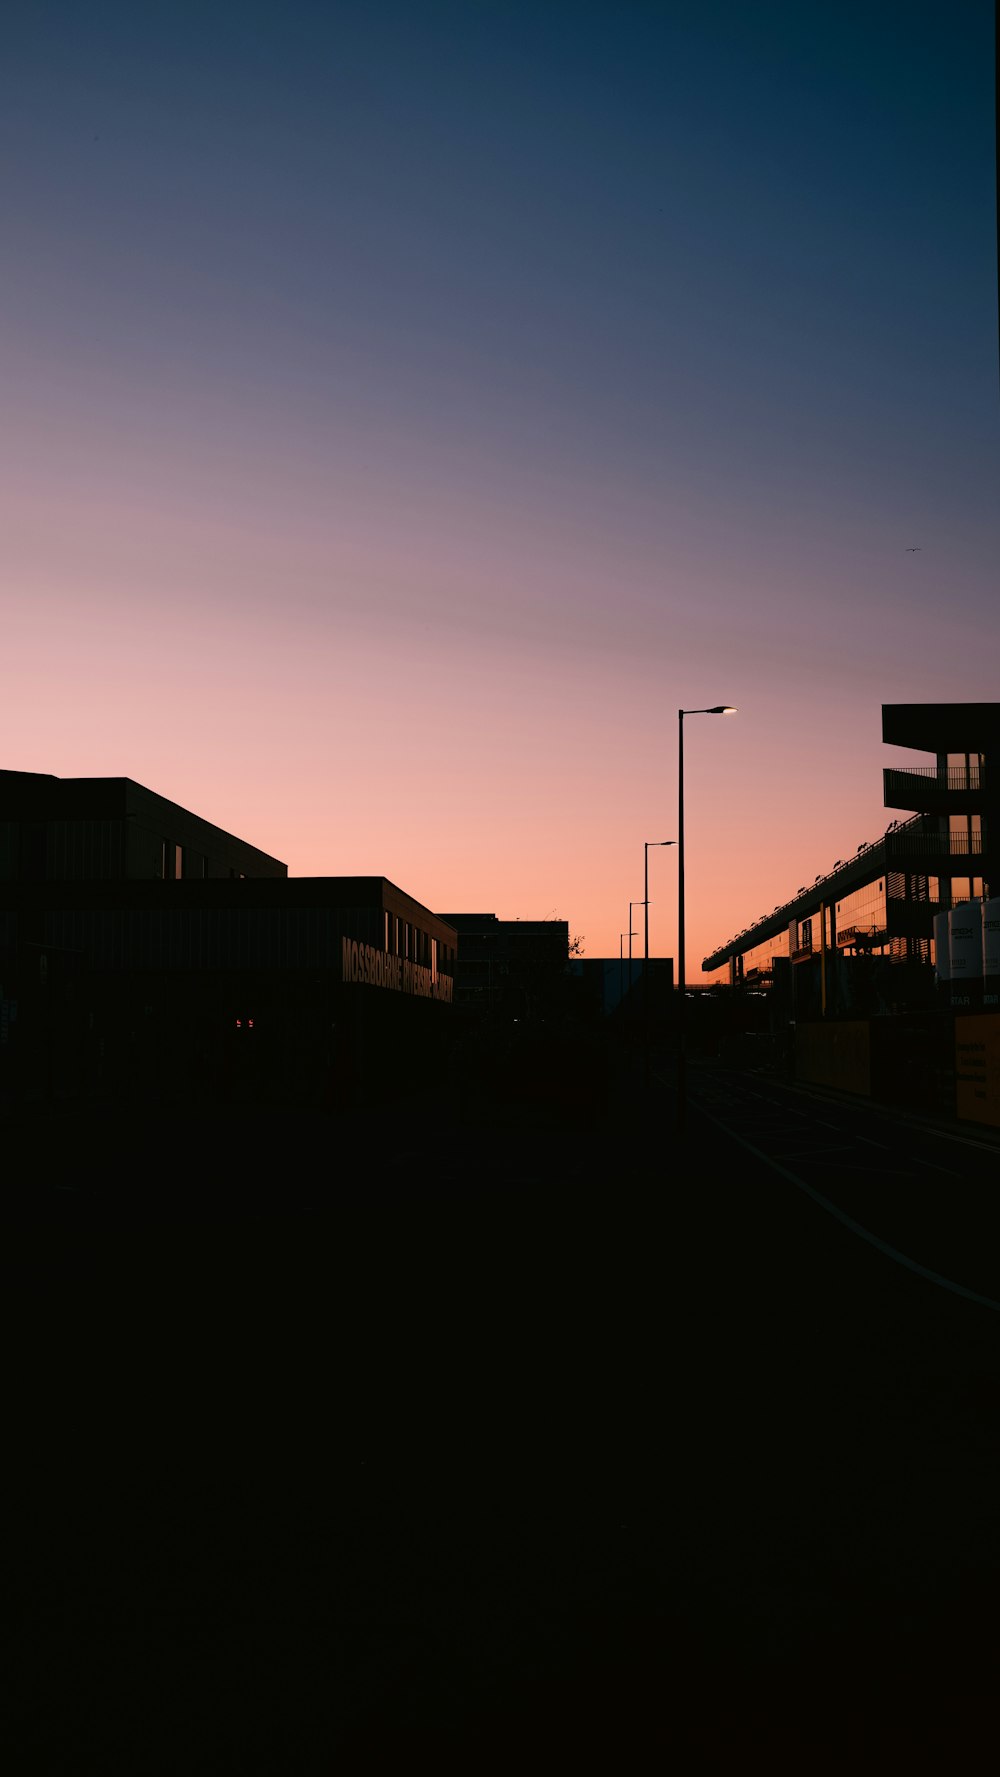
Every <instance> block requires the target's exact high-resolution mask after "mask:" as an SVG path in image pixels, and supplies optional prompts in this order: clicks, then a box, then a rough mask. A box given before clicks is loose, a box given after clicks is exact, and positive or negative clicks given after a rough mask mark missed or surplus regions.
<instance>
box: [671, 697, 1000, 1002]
mask: <svg viewBox="0 0 1000 1777" xmlns="http://www.w3.org/2000/svg"><path fill="white" fill-rule="evenodd" d="M882 738H883V740H884V741H885V742H886V743H887V744H889V745H892V746H900V747H913V748H916V749H918V750H920V751H924V752H928V753H931V754H933V755H934V760H933V763H927V764H914V765H912V766H910V765H905V766H895V765H894V766H889V767H887V768H886V769H885V770H884V772H883V785H884V800H885V806H886V807H887V808H898V809H905V810H916V811H917V812H916V813H915V814H914V815H913V816H912V818H911V819H909V820H904V821H900V820H893V821H891V822H890V824H889V826H888V827H887V828H886V830H885V832H884V833H883V834H882V835H881V836H880V837H879V838H878V839H875V840H872V841H866V842H864V843H862V844H861V845H859V847H858V849H857V851H856V852H855V853H854V855H853V856H852V857H850V858H846V859H838V860H837V861H836V863H835V864H834V865H833V867H832V869H829V870H826V871H821V872H820V873H819V875H818V876H817V877H816V879H815V881H814V882H813V883H812V884H811V885H810V886H806V885H804V884H803V885H802V886H800V887H799V888H798V889H797V890H796V892H795V894H794V895H792V896H791V897H790V898H789V899H788V900H787V901H786V902H783V903H782V904H781V905H780V906H778V907H775V908H774V910H773V911H772V912H771V913H770V914H767V915H765V916H762V917H761V918H759V919H757V920H754V921H753V922H751V924H750V925H748V926H747V927H746V928H745V929H744V930H743V931H742V932H739V933H737V935H736V936H735V937H733V938H730V939H729V940H728V941H727V942H726V943H725V944H721V945H719V947H718V948H717V949H716V950H714V951H713V952H712V954H711V955H710V956H707V957H706V958H705V959H704V962H703V964H702V967H703V968H704V969H705V970H706V971H707V972H712V971H714V970H717V969H720V968H723V967H726V966H728V970H729V980H730V983H731V984H732V985H734V986H755V987H759V988H762V989H769V988H772V987H773V986H774V984H775V980H776V971H779V970H780V968H781V966H782V965H783V966H785V967H787V966H788V965H791V966H792V978H791V995H790V1005H791V1009H792V1015H793V1016H794V1015H795V1013H796V1010H797V1012H798V1015H799V1016H802V1015H819V1014H820V1013H822V1012H828V1011H839V1012H844V1011H848V1010H850V1009H851V1008H852V1006H857V1007H858V1008H859V1009H864V1010H890V1009H892V1008H893V1007H902V1006H904V1005H913V1004H917V1003H920V1002H921V1001H924V1002H928V1001H929V1000H930V998H931V997H932V993H933V976H932V964H933V963H934V961H935V947H934V918H935V915H936V914H937V913H939V912H940V911H941V910H942V909H943V908H948V907H951V906H953V905H954V904H956V903H958V902H964V901H970V900H971V901H983V900H984V899H986V898H987V897H988V895H989V893H990V885H991V883H992V884H993V885H997V884H998V883H1000V856H998V850H1000V814H998V806H997V778H996V777H995V776H993V775H991V768H990V761H993V762H994V769H995V761H996V760H997V759H998V758H1000V704H983V703H958V704H950V703H949V704H883V706H882ZM801 965H808V968H807V969H803V968H802V967H801Z"/></svg>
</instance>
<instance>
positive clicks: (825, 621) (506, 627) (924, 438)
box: [0, 0, 1000, 979]
mask: <svg viewBox="0 0 1000 1777" xmlns="http://www.w3.org/2000/svg"><path fill="white" fill-rule="evenodd" d="M3 38H4V42H3V52H2V57H0V97H2V103H0V179H2V202H3V238H4V267H5V269H4V280H3V299H2V303H0V350H2V357H3V363H4V379H3V380H4V428H3V431H4V446H3V451H4V468H3V476H2V480H0V507H2V510H0V573H2V581H0V617H2V630H0V634H2V660H3V674H2V687H3V694H2V701H0V736H2V747H0V765H2V766H4V767H7V768H12V769H20V770H28V771H50V772H55V773H57V774H59V775H60V776H84V775H104V774H107V775H126V776H129V777H133V778H135V779H137V780H138V781H139V782H141V783H144V784H147V785H148V786H149V787H150V788H152V789H154V790H156V791H158V792H159V793H160V794H162V795H165V796H168V797H171V798H173V799H174V800H175V801H177V802H180V803H182V804H184V805H185V806H187V807H189V808H191V809H194V810H195V811H197V812H198V813H199V814H201V815H204V816H205V817H206V818H208V819H210V820H213V821H215V822H217V823H218V824H219V825H221V826H223V827H226V828H229V829H231V830H232V831H234V832H236V833H238V834H240V835H241V836H242V837H244V838H246V839H248V840H250V841H252V842H253V843H254V844H256V845H259V846H261V847H263V848H264V849H265V850H267V851H269V852H272V853H275V854H276V855H277V856H279V857H281V858H284V859H285V860H286V861H287V863H288V866H289V869H290V871H291V872H292V873H293V874H294V875H307V874H334V875H337V874H352V875H353V874H366V873H372V874H383V875H386V876H388V877H390V878H391V879H392V880H393V881H394V882H396V883H398V884H399V886H400V887H401V888H403V889H405V890H406V891H407V892H408V893H410V894H412V895H414V896H416V897H417V899H419V900H421V901H422V902H424V903H425V904H426V905H427V906H429V907H430V908H432V909H441V908H452V909H459V908H465V909H469V910H491V911H495V912H497V913H498V914H500V915H501V917H503V918H514V917H517V916H521V917H524V918H535V919H537V918H543V917H545V916H557V915H558V916H559V917H562V918H565V919H568V920H569V923H570V929H571V931H572V932H574V933H579V934H582V935H583V938H584V948H585V951H586V952H587V953H588V954H590V955H592V956H594V955H602V954H604V955H617V952H618V946H619V934H620V933H621V932H622V930H627V919H628V903H629V901H630V900H634V899H636V898H638V897H640V896H641V895H642V881H643V878H642V865H643V841H644V840H646V839H667V838H672V837H673V836H674V834H675V832H676V795H677V786H676V769H677V709H678V707H679V706H680V705H684V706H685V707H689V708H693V707H696V706H698V705H706V704H716V703H727V702H728V703H733V704H736V705H738V706H739V711H740V713H739V715H738V716H737V717H735V718H733V719H731V720H727V721H714V720H711V719H710V718H708V717H705V718H701V717H699V718H697V719H694V718H692V719H691V720H690V721H689V722H688V723H687V724H686V728H685V762H686V824H687V872H686V874H687V899H688V940H689V948H688V973H689V977H690V978H693V979H697V978H698V976H699V966H700V961H701V958H702V956H703V955H704V954H705V953H706V952H707V951H709V950H710V949H712V948H713V947H714V946H715V945H716V944H717V943H719V942H720V941H722V940H723V939H725V938H726V937H728V936H729V935H730V934H731V933H732V932H734V931H736V930H737V929H739V928H741V927H743V926H745V925H747V924H748V923H749V922H750V921H751V920H752V919H753V918H754V917H756V916H757V915H758V914H760V913H763V912H769V911H770V909H771V908H772V906H773V905H774V904H775V903H776V902H780V901H782V900H784V899H785V898H786V897H787V896H788V895H789V894H790V893H792V892H793V891H794V890H795V889H796V888H797V886H798V884H799V883H801V882H807V881H812V879H813V877H814V876H815V875H816V873H817V872H818V871H820V870H823V869H827V868H829V866H830V865H831V864H832V863H833V861H834V860H835V859H837V858H841V857H844V856H846V855H848V853H849V852H851V851H853V850H854V849H855V847H856V846H857V844H858V842H859V841H861V840H866V839H871V838H874V837H875V836H876V835H877V834H878V833H879V832H881V831H882V829H883V828H884V826H885V824H886V822H887V821H888V820H889V819H890V818H891V816H890V814H889V813H888V812H887V811H885V810H884V809H883V807H882V801H881V770H880V768H881V766H882V765H883V764H884V763H888V762H890V759H891V753H890V750H889V749H885V748H883V747H882V744H881V705H882V703H884V702H907V701H938V700H950V699H954V700H966V699H967V700H994V699H996V698H998V697H1000V672H998V661H1000V647H998V641H1000V618H998V611H1000V600H998V597H997V594H998V578H1000V577H998V561H1000V550H998V544H1000V499H998V488H1000V423H998V422H1000V401H998V342H997V266H996V196H995V133H994V132H995V124H994V49H993V7H992V5H991V4H990V3H989V0H965V3H964V4H963V6H962V7H961V8H959V9H951V8H947V7H942V6H940V5H937V4H935V5H919V4H912V3H908V4H896V3H894V0H881V3H880V4H879V5H878V6H874V7H873V6H871V5H869V4H861V3H860V0H857V3H853V4H850V3H849V4H846V5H838V6H832V5H798V4H795V5H793V4H781V5H773V4H771V5H769V4H755V5H753V6H749V5H746V4H744V3H742V0H740V3H738V4H724V3H722V0H705V3H704V4H700V5H698V6H691V5H687V4H680V3H679V0H678V3H676V4H673V3H664V4H662V5H654V4H628V3H618V4H615V5H610V4H601V5H586V4H584V3H583V0H578V3H576V4H565V5H563V4H553V3H551V0H533V4H530V5H528V4H514V3H506V4H500V3H492V0H466V3H463V4H450V5H448V4H435V3H424V0H406V3H403V4H398V5H397V4H388V3H381V0H364V3H358V4H336V3H331V4H319V3H316V4H302V3H299V4H278V3H277V0H275V3H273V4H254V3H253V0H240V3H239V4H233V5H227V4H221V3H217V4H198V5H194V4H190V5H189V4H184V3H177V0H172V3H170V4H166V3H163V4H159V3H156V0H142V3H141V4H136V3H135V0H128V3H122V4H108V3H102V0H88V3H87V4H86V5H80V4H78V3H77V0H73V3H71V4H55V3H48V0H35V3H32V0H11V3H9V4H8V6H7V8H6V9H5V22H4V28H3ZM911 547H912V548H918V550H919V552H918V553H907V550H908V548H911ZM676 856H677V854H676V851H675V850H672V849H671V850H665V851H659V852H651V854H650V883H651V886H650V898H651V901H652V903H653V905H652V907H651V914H650V931H651V938H652V947H653V949H654V951H655V952H656V953H658V954H673V953H674V949H675V944H676Z"/></svg>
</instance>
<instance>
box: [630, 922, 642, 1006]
mask: <svg viewBox="0 0 1000 1777" xmlns="http://www.w3.org/2000/svg"><path fill="white" fill-rule="evenodd" d="M641 906H642V902H641V901H630V902H629V904H628V923H629V927H630V928H631V925H632V909H633V907H641ZM638 936H639V934H638V932H633V931H632V930H631V929H630V930H629V935H628V990H629V993H631V992H632V939H633V938H638Z"/></svg>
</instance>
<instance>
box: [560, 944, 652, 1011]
mask: <svg viewBox="0 0 1000 1777" xmlns="http://www.w3.org/2000/svg"><path fill="white" fill-rule="evenodd" d="M642 964H643V959H642V957H633V958H632V959H631V961H629V959H628V957H626V958H625V959H624V960H623V959H622V958H621V957H620V956H579V957H573V959H572V960H571V962H570V965H569V971H570V976H571V978H572V980H573V981H574V982H577V983H579V989H580V999H581V1002H582V1003H584V1004H585V1005H587V1006H589V1007H590V1008H591V1009H592V1010H593V1011H594V1012H595V1013H599V1014H600V1015H601V1016H602V1017H611V1016H618V1015H621V1016H623V1017H625V1018H632V1017H641V1016H642V1014H643V969H642ZM630 977H631V981H630ZM673 986H674V964H673V958H672V957H669V956H656V957H653V956H651V957H650V959H649V972H648V976H647V989H648V994H649V1015H650V1017H651V1018H652V1017H656V1018H657V1019H660V1018H662V1017H664V1016H667V1015H669V1012H670V1001H671V996H672V993H673Z"/></svg>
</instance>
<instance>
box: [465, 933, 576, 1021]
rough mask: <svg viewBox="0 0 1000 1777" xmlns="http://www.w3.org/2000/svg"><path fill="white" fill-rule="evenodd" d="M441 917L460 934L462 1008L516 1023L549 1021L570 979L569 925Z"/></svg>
mask: <svg viewBox="0 0 1000 1777" xmlns="http://www.w3.org/2000/svg"><path fill="white" fill-rule="evenodd" d="M440 917H441V918H442V919H443V920H444V921H445V922H446V923H447V924H448V925H449V926H450V927H452V928H453V929H454V931H455V932H457V934H458V960H457V963H456V967H455V999H456V1003H457V1004H458V1005H461V1006H466V1007H468V1008H471V1009H473V1010H476V1011H481V1012H484V1013H490V1012H497V1013H503V1014H504V1015H510V1016H512V1017H533V1016H535V1015H544V1012H545V1009H546V1007H547V1006H548V1005H549V1004H550V1003H551V1001H552V998H553V995H554V994H555V993H557V992H558V990H559V984H560V983H564V981H565V977H566V973H567V964H568V962H569V924H568V922H567V921H566V920H565V919H498V918H497V916H496V914H495V913H442V914H441V916H440Z"/></svg>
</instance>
